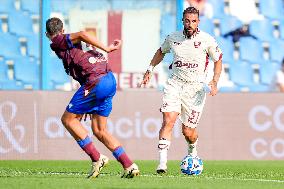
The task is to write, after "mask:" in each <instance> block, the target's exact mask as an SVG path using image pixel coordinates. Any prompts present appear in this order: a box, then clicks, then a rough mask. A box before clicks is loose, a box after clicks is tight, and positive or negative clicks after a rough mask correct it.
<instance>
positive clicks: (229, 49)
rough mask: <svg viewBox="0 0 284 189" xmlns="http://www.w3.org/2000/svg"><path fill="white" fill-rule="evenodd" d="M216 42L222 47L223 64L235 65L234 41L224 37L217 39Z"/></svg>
mask: <svg viewBox="0 0 284 189" xmlns="http://www.w3.org/2000/svg"><path fill="white" fill-rule="evenodd" d="M216 41H217V43H218V44H219V45H220V48H221V50H222V51H223V57H222V60H223V62H224V63H229V64H231V63H233V62H234V44H233V42H232V40H230V39H226V38H223V37H216Z"/></svg>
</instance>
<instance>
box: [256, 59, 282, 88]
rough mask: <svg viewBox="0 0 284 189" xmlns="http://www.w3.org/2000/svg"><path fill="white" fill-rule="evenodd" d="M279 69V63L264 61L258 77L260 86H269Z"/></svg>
mask: <svg viewBox="0 0 284 189" xmlns="http://www.w3.org/2000/svg"><path fill="white" fill-rule="evenodd" d="M280 68H281V66H280V64H279V63H276V62H270V61H266V62H263V63H261V64H260V67H259V75H260V82H261V83H262V84H266V85H271V84H272V82H273V80H274V79H275V74H276V72H277V71H278V70H279V69H280Z"/></svg>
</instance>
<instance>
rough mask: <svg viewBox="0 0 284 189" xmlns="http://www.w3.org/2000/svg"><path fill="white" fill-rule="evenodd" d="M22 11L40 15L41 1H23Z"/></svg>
mask: <svg viewBox="0 0 284 189" xmlns="http://www.w3.org/2000/svg"><path fill="white" fill-rule="evenodd" d="M21 9H22V10H25V11H29V12H30V13H31V14H36V15H38V14H39V9H40V0H21Z"/></svg>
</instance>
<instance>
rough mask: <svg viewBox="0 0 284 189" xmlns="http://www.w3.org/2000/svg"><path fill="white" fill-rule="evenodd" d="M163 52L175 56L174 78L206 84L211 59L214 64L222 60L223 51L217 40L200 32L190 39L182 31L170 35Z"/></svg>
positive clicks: (164, 44)
mask: <svg viewBox="0 0 284 189" xmlns="http://www.w3.org/2000/svg"><path fill="white" fill-rule="evenodd" d="M161 50H162V52H163V53H169V52H171V51H172V52H173V54H174V59H173V62H172V65H171V66H172V71H173V72H172V74H173V76H176V77H178V78H179V79H181V80H184V81H187V82H192V83H195V82H205V79H206V74H207V71H208V70H207V65H208V63H209V57H210V58H211V59H212V60H213V62H216V61H218V60H219V59H220V58H222V51H221V50H220V48H219V46H218V44H217V42H216V41H215V39H214V38H213V37H212V36H210V35H209V34H207V33H205V32H202V31H199V30H198V31H197V32H196V34H194V35H193V36H192V37H191V38H190V39H188V38H186V37H185V35H184V34H183V32H182V31H180V32H175V33H172V34H170V35H168V36H167V38H166V39H165V41H164V43H163V44H162V45H161Z"/></svg>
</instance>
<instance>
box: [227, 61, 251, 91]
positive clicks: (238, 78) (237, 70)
mask: <svg viewBox="0 0 284 189" xmlns="http://www.w3.org/2000/svg"><path fill="white" fill-rule="evenodd" d="M229 74H230V80H231V81H232V82H234V83H235V84H236V85H238V86H240V87H250V86H252V85H255V82H254V78H253V69H252V67H251V65H250V64H249V63H247V62H245V61H237V62H235V63H234V64H230V67H229Z"/></svg>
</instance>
